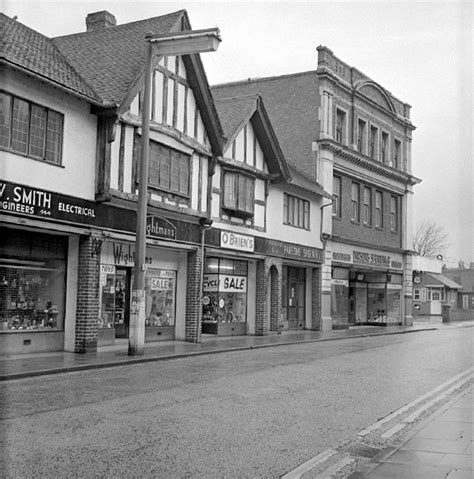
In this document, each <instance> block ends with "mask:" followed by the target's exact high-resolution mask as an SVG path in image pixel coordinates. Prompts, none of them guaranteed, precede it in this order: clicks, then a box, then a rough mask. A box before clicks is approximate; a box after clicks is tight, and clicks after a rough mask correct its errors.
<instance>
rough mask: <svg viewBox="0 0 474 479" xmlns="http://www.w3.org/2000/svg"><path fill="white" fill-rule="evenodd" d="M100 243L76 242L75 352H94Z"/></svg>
mask: <svg viewBox="0 0 474 479" xmlns="http://www.w3.org/2000/svg"><path fill="white" fill-rule="evenodd" d="M100 245H101V240H100V238H99V237H98V236H94V235H91V236H82V237H81V238H80V239H79V272H78V282H77V312H76V336H75V348H74V349H75V352H76V353H90V352H96V351H97V319H98V318H99V278H100V250H98V248H99V247H100Z"/></svg>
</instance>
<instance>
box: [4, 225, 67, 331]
mask: <svg viewBox="0 0 474 479" xmlns="http://www.w3.org/2000/svg"><path fill="white" fill-rule="evenodd" d="M0 238H1V240H0V331H2V332H20V331H25V330H28V331H31V330H38V331H50V330H63V329H64V312H65V297H66V252H67V238H65V237H57V236H53V235H47V234H41V233H35V234H32V233H30V232H28V231H20V230H18V231H14V230H6V229H0Z"/></svg>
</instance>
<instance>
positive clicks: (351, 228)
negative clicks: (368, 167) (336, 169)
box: [332, 175, 403, 248]
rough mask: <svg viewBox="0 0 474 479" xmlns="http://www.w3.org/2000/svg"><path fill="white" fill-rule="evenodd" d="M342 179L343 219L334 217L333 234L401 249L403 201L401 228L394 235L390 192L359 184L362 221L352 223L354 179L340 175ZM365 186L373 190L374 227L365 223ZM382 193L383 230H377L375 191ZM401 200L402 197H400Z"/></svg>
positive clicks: (373, 244)
mask: <svg viewBox="0 0 474 479" xmlns="http://www.w3.org/2000/svg"><path fill="white" fill-rule="evenodd" d="M338 176H339V177H340V178H341V196H342V198H341V201H342V203H341V213H342V217H341V218H340V219H339V218H335V217H333V222H332V228H333V234H334V235H337V236H340V237H341V238H346V239H351V240H352V241H360V242H364V243H368V244H370V245H372V246H373V247H377V246H379V247H381V248H384V247H393V248H400V247H401V244H402V234H401V229H402V223H403V222H402V221H401V220H400V218H401V212H402V208H401V199H400V200H399V201H400V203H399V227H398V232H397V233H393V232H392V231H390V196H391V194H390V193H389V192H388V191H383V190H381V189H380V188H375V187H372V186H371V184H370V183H363V182H360V181H356V183H359V187H360V190H359V191H360V195H359V210H360V221H359V223H354V222H352V221H351V214H352V197H351V190H352V178H350V177H348V176H342V175H338ZM364 186H368V187H371V188H372V225H371V226H366V225H364V223H363V205H364ZM376 189H377V190H379V191H382V193H383V228H381V229H380V228H376V227H375V226H374V223H375V190H376ZM399 198H400V197H399Z"/></svg>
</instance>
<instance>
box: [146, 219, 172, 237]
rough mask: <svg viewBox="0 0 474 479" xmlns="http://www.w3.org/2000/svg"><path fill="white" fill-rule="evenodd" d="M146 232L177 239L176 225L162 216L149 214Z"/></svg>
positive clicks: (152, 235) (153, 235) (154, 235)
mask: <svg viewBox="0 0 474 479" xmlns="http://www.w3.org/2000/svg"><path fill="white" fill-rule="evenodd" d="M146 234H147V236H151V237H153V238H166V239H173V240H174V239H176V226H174V224H173V223H171V222H170V221H168V220H167V219H165V218H162V217H160V216H151V215H149V216H147V218H146Z"/></svg>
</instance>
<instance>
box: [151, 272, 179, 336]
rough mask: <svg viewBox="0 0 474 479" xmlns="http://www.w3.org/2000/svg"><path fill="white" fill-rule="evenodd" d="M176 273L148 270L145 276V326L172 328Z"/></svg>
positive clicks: (174, 308) (173, 323)
mask: <svg viewBox="0 0 474 479" xmlns="http://www.w3.org/2000/svg"><path fill="white" fill-rule="evenodd" d="M175 298H176V271H170V270H162V269H154V268H148V269H147V271H146V276H145V326H146V327H153V326H174V325H175V310H176V305H175Z"/></svg>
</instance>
